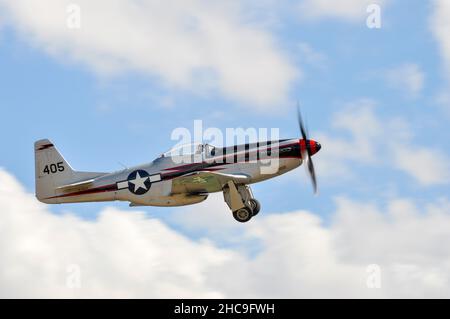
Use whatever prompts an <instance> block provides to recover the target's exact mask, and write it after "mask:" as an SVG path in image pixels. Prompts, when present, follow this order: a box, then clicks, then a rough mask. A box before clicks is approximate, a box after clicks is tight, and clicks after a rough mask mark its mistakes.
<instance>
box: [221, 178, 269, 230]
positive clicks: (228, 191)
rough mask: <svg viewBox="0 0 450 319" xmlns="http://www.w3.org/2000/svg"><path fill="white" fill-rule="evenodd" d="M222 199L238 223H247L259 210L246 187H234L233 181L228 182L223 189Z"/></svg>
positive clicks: (250, 191) (256, 202)
mask: <svg viewBox="0 0 450 319" xmlns="http://www.w3.org/2000/svg"><path fill="white" fill-rule="evenodd" d="M223 197H224V199H225V202H226V203H227V204H228V207H230V209H231V211H232V212H233V217H234V219H236V220H237V221H238V222H240V223H246V222H248V221H249V220H250V219H251V218H252V217H253V216H256V215H257V214H258V213H259V211H260V209H261V205H260V204H259V202H258V201H257V200H256V199H254V198H253V194H252V190H251V189H250V187H249V186H247V185H236V184H235V183H234V182H233V181H229V182H228V184H227V186H225V188H224V189H223Z"/></svg>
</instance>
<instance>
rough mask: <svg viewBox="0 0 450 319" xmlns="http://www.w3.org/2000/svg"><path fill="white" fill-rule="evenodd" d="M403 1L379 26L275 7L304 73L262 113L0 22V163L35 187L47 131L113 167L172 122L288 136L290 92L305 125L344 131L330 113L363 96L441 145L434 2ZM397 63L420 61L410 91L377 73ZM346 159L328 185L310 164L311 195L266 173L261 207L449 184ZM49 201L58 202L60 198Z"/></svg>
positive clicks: (293, 130)
mask: <svg viewBox="0 0 450 319" xmlns="http://www.w3.org/2000/svg"><path fill="white" fill-rule="evenodd" d="M411 8H413V9H412V10H411V9H406V8H405V6H404V3H402V2H401V1H394V2H392V3H390V4H389V6H386V9H385V10H383V11H382V17H381V18H382V28H381V29H369V28H367V27H366V26H365V21H364V19H362V20H361V19H359V20H357V21H356V22H354V21H352V22H348V21H339V19H338V18H336V19H330V20H325V21H313V22H310V23H308V22H304V21H302V20H301V19H299V18H298V17H297V16H296V15H294V14H292V13H289V12H286V10H284V9H282V10H281V11H282V12H283V14H285V15H286V18H284V17H280V18H279V19H280V20H282V22H279V23H278V24H276V25H275V26H272V27H271V28H272V30H273V34H274V37H275V39H276V42H277V45H278V46H279V47H280V50H283V51H284V52H286V56H288V57H289V59H290V63H291V64H292V66H293V67H294V68H297V70H301V71H300V72H302V75H301V78H300V79H297V80H294V81H292V83H290V85H289V94H288V96H287V103H286V104H285V105H279V106H278V105H274V106H271V108H270V111H268V112H267V111H264V112H260V111H258V109H252V108H251V105H250V107H249V106H248V105H246V104H245V103H242V102H239V101H237V102H236V101H233V100H230V99H229V98H228V97H227V96H223V95H221V94H218V93H217V92H214V91H212V92H207V93H206V94H200V95H199V94H195V93H194V94H193V93H191V92H187V91H186V90H177V89H176V88H170V87H167V85H164V83H161V81H160V80H158V79H155V77H154V76H153V75H152V74H140V72H137V71H124V72H122V73H121V74H116V75H113V76H109V77H106V76H102V75H98V74H96V73H95V72H92V70H90V69H89V68H88V67H86V65H83V64H82V63H76V62H74V61H72V60H71V59H65V58H64V56H59V57H58V58H54V57H52V56H49V55H48V54H46V52H43V51H42V50H41V49H40V48H39V47H38V45H36V44H35V43H30V42H29V41H28V40H27V38H26V37H25V36H24V35H23V34H21V33H20V32H19V31H17V30H16V29H14V27H12V26H9V25H6V26H4V27H3V28H2V33H1V42H0V44H1V46H0V48H1V50H0V56H1V59H0V69H1V70H2V72H1V75H0V81H1V82H0V85H1V87H2V88H3V89H2V90H1V91H0V99H1V101H2V108H3V109H4V115H5V116H3V117H2V118H3V120H2V126H1V130H2V132H1V133H2V134H1V135H2V140H3V143H2V144H3V145H4V148H5V149H7V150H8V152H5V153H4V154H3V155H2V159H1V165H2V166H3V167H5V168H6V169H7V170H8V171H10V172H12V173H14V175H15V176H17V177H18V178H19V180H20V181H21V182H23V184H24V185H26V187H27V189H28V190H29V191H30V192H32V191H33V187H34V185H33V183H34V174H33V170H34V167H33V156H32V144H33V142H34V141H35V140H37V139H39V138H44V137H48V138H50V139H52V140H53V141H54V142H55V143H56V144H57V145H58V147H59V148H60V149H61V151H62V153H63V154H64V155H65V157H66V158H67V159H68V161H69V162H70V163H71V164H72V165H73V166H74V167H75V168H77V169H79V170H93V171H112V170H116V169H119V168H120V167H121V166H120V164H119V162H121V163H124V164H125V165H129V166H132V165H135V164H139V163H142V162H148V161H151V160H152V159H153V158H154V157H155V156H157V155H158V154H159V153H160V152H162V151H164V150H166V149H168V148H169V147H171V145H173V144H175V142H176V141H171V140H170V134H171V132H172V130H173V129H175V128H177V127H187V128H189V129H191V130H192V129H193V121H194V120H195V119H201V120H203V121H204V125H205V126H206V127H219V128H221V129H225V128H226V127H244V128H247V127H256V128H260V127H267V128H272V127H275V128H280V132H281V135H282V136H283V137H295V136H298V131H297V127H296V123H295V120H294V118H293V114H295V113H294V112H295V110H294V107H295V103H296V102H295V101H296V99H299V100H301V103H302V105H303V108H304V112H305V113H306V115H307V118H308V121H309V125H310V129H311V131H312V132H313V133H314V132H316V131H320V132H325V133H328V134H340V133H341V134H342V132H335V131H333V129H332V127H331V125H332V122H333V115H334V114H335V113H338V112H339V111H340V109H342V105H343V104H345V103H349V102H351V101H354V100H358V99H361V98H367V99H373V100H375V101H376V102H377V106H376V110H375V113H376V115H377V116H379V117H380V119H381V121H384V120H386V119H389V118H390V117H401V118H402V119H404V120H405V121H406V122H407V123H408V124H409V125H410V127H411V129H412V131H413V133H414V143H415V144H417V145H426V146H429V147H433V148H438V149H440V150H441V151H443V152H446V151H447V150H446V147H445V145H448V140H449V133H448V130H445V126H446V122H447V120H448V117H446V114H445V112H443V111H442V109H440V108H439V107H438V106H437V105H436V102H435V100H434V99H433V97H434V96H436V95H437V94H438V92H439V91H440V90H443V89H445V87H446V82H445V81H446V79H445V72H443V69H442V61H441V58H440V56H439V50H438V44H437V41H436V39H435V38H433V36H432V35H431V34H430V27H429V16H430V11H431V10H432V7H431V5H430V3H427V2H424V1H415V4H414V6H411ZM302 44H303V45H307V46H308V47H310V48H311V50H314V52H315V53H316V54H318V55H319V58H318V59H316V61H315V62H314V60H313V61H312V62H311V61H308V58H307V57H304V56H302V53H304V52H302V50H301V49H300V48H299V46H302ZM308 62H310V63H308ZM404 63H413V64H417V65H418V66H419V67H420V69H421V72H423V74H424V77H425V80H424V85H423V89H421V90H420V94H419V96H418V97H417V98H411V97H408V95H409V93H408V92H406V93H405V92H404V91H402V90H399V89H395V88H394V89H393V88H391V87H390V86H389V85H388V84H387V83H386V80H385V76H384V74H385V73H386V72H388V70H391V69H393V68H396V67H398V66H400V65H402V64H404ZM260 67H261V68H264V65H261V66H260ZM267 76H270V74H267ZM248 109H250V111H249V110H248ZM12 119H14V120H12ZM326 147H327V145H324V148H326ZM340 151H341V152H358V150H357V149H356V150H354V149H342V150H340ZM380 155H381V154H380ZM319 156H320V155H319ZM353 169H354V170H355V171H356V172H355V174H357V175H358V176H359V178H358V179H359V180H360V181H359V182H356V183H354V181H348V182H345V181H344V183H339V185H333V184H332V183H331V184H330V183H328V182H327V180H326V179H325V180H323V179H322V178H321V168H320V165H319V166H318V167H317V170H318V175H319V182H320V189H321V196H320V197H319V198H315V197H313V196H311V192H310V189H309V188H308V187H309V186H308V185H306V182H305V179H306V177H305V175H304V172H303V170H297V171H295V172H293V173H291V174H290V175H291V178H290V179H288V178H285V179H282V180H281V181H268V182H267V183H264V184H260V185H255V186H254V189H255V191H256V194H257V196H258V197H259V198H261V200H262V202H263V204H264V208H265V211H267V212H272V211H277V210H292V209H298V208H310V207H312V208H314V209H317V210H319V211H322V212H324V211H326V210H327V209H328V208H329V207H330V205H331V204H332V198H333V196H335V195H351V196H353V195H355V196H361V197H363V198H365V199H367V200H371V199H372V200H377V197H379V196H382V194H380V193H382V190H383V189H384V188H385V187H387V186H388V185H393V187H395V188H396V189H397V191H398V192H399V194H400V195H402V196H411V195H413V196H416V195H418V194H417V193H420V194H421V195H418V196H419V198H421V197H424V198H425V199H426V198H429V197H430V196H431V197H432V196H444V195H445V194H446V192H447V191H448V186H447V185H444V186H440V187H435V186H433V185H431V186H430V187H425V188H422V187H419V188H418V187H417V185H416V183H415V182H414V180H411V178H409V177H408V176H405V174H404V173H402V172H399V171H398V170H395V169H392V168H391V167H389V165H387V166H386V167H383V168H382V169H378V168H376V167H367V166H355V167H353ZM417 169H418V170H421V169H426V168H421V167H417ZM295 179H298V180H301V182H296V181H295ZM361 180H364V182H363V183H362V184H364V185H361ZM367 182H369V183H367ZM368 184H370V185H368ZM375 196H377V197H375ZM299 198H300V199H301V200H300V201H299V200H298V199H299ZM91 207H92V205H83V207H82V208H81V209H79V208H77V207H76V205H74V206H73V207H70V209H71V210H74V211H80V212H82V211H83V212H84V211H86V210H87V211H91V212H93V211H95V210H97V208H98V207H97V206H96V205H94V207H95V208H94V209H92V208H91ZM324 207H325V209H324ZM52 209H54V211H55V212H58V211H61V210H64V209H65V208H63V207H55V208H52ZM149 210H154V209H153V208H149ZM86 216H87V217H89V216H90V215H89V214H87V215H86Z"/></svg>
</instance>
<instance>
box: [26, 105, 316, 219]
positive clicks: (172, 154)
mask: <svg viewBox="0 0 450 319" xmlns="http://www.w3.org/2000/svg"><path fill="white" fill-rule="evenodd" d="M298 120H299V126H300V131H301V134H302V138H301V139H298V138H297V139H284V140H276V141H268V142H265V143H250V144H243V145H236V146H231V147H221V148H218V147H214V146H212V145H209V144H193V145H191V146H190V147H189V148H186V147H185V146H184V147H182V149H183V150H184V152H180V149H176V150H171V151H169V152H167V153H164V154H162V155H161V156H160V157H158V158H157V159H155V160H154V161H153V162H151V163H149V164H144V165H141V166H136V167H133V168H129V169H125V170H122V171H120V172H114V173H93V172H77V171H74V170H73V169H72V168H71V166H70V165H69V163H68V162H67V161H66V160H65V159H64V158H63V157H62V155H61V154H60V153H59V152H58V150H57V149H56V148H55V146H54V145H53V143H52V142H50V141H49V140H47V139H45V140H40V141H37V142H36V143H35V166H36V197H37V198H38V200H39V201H41V202H43V203H47V204H62V203H81V202H104V201H115V200H120V201H127V202H130V206H132V207H133V206H182V205H190V204H196V203H199V202H202V201H204V200H205V199H206V198H207V197H208V194H210V193H214V192H223V195H224V200H225V202H226V203H227V204H228V206H229V208H230V209H231V211H232V212H233V216H234V218H235V219H236V220H237V221H239V222H242V223H243V222H248V221H249V220H250V219H251V218H252V217H253V216H255V215H257V214H258V213H259V211H260V204H259V202H258V201H257V200H256V199H255V198H254V197H253V193H252V191H251V189H250V186H249V185H250V184H253V183H257V182H261V181H264V180H267V179H269V178H273V177H276V176H279V175H281V174H284V173H286V172H288V171H290V170H292V169H294V168H296V167H298V166H300V165H301V164H302V163H303V161H305V162H306V167H307V171H308V173H309V175H310V177H311V180H312V183H313V188H314V191H315V192H316V191H317V182H316V175H315V172H314V166H313V163H312V161H311V156H312V155H314V154H315V153H317V152H318V151H319V150H320V148H321V145H320V144H319V143H318V142H316V141H314V140H310V139H308V137H307V133H306V130H305V128H304V125H303V122H302V119H301V116H300V113H298ZM186 149H188V150H191V152H186ZM267 160H269V161H275V162H276V164H277V166H276V169H275V170H270V169H268V170H266V171H264V169H263V167H264V166H267V164H268V162H267Z"/></svg>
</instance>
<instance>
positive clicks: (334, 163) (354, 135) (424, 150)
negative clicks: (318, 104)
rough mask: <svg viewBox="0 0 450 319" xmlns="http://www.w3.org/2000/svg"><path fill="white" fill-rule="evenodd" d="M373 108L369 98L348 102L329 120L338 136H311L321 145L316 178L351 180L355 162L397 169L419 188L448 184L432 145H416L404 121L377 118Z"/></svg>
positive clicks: (443, 160)
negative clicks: (411, 179) (417, 184)
mask: <svg viewBox="0 0 450 319" xmlns="http://www.w3.org/2000/svg"><path fill="white" fill-rule="evenodd" d="M375 106H376V103H375V102H374V101H372V100H369V99H361V100H357V101H354V102H351V103H348V104H347V105H345V107H344V108H343V110H342V111H340V112H337V113H336V114H335V115H334V117H333V119H332V123H333V126H334V128H335V129H336V130H337V131H340V132H341V133H340V134H339V135H338V134H333V135H332V134H329V133H328V134H324V133H319V134H317V135H315V136H316V137H317V139H318V140H319V141H320V142H321V144H322V145H323V147H322V150H321V151H320V156H318V157H317V159H316V161H317V167H318V171H319V172H320V175H323V176H325V177H326V178H327V179H329V180H331V181H337V180H338V179H336V177H339V178H346V177H347V178H348V177H355V176H352V174H353V173H352V172H353V171H354V169H353V167H354V164H355V163H358V164H364V165H366V166H367V165H369V166H384V167H387V168H396V169H399V170H401V171H403V172H405V173H407V174H408V175H409V176H410V177H412V178H413V179H414V180H415V181H417V182H418V183H419V184H420V185H423V186H430V185H436V184H448V183H449V182H450V165H449V164H448V163H449V162H450V160H449V159H448V157H447V156H446V155H445V154H443V153H442V152H441V151H439V150H438V149H436V148H433V147H432V146H429V147H427V146H421V145H418V144H417V141H415V140H414V134H413V133H412V131H411V128H410V127H409V125H408V124H407V123H406V122H405V121H404V120H402V119H400V118H389V119H381V118H379V117H378V116H377V115H376V113H375ZM342 132H345V133H344V134H342Z"/></svg>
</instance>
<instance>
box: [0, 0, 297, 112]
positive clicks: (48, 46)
mask: <svg viewBox="0 0 450 319" xmlns="http://www.w3.org/2000/svg"><path fill="white" fill-rule="evenodd" d="M69 3H72V1H69V0H65V1H60V0H35V1H14V0H0V8H2V7H3V9H4V10H5V14H4V15H5V17H8V22H9V23H10V24H12V25H13V26H14V27H15V28H16V29H18V30H19V31H20V32H21V34H22V35H24V36H25V37H26V38H27V39H30V40H32V41H33V42H34V43H35V45H36V46H38V47H40V48H42V49H44V50H45V51H46V52H48V53H50V54H52V55H54V56H57V57H59V59H61V60H62V61H65V62H66V61H77V62H81V63H84V64H86V65H88V66H89V67H91V68H93V69H94V70H95V71H97V72H99V73H100V74H102V75H107V74H111V73H117V72H125V71H129V70H132V71H139V72H143V73H144V74H147V75H149V76H152V77H153V78H155V79H158V80H161V82H162V83H163V84H164V85H165V86H169V87H175V88H177V89H182V90H192V91H194V92H197V93H200V94H204V93H205V92H206V93H210V92H219V93H221V94H223V95H225V96H226V97H229V98H231V99H234V100H236V101H238V102H241V103H244V104H245V103H247V104H249V105H250V106H253V107H258V108H260V109H261V108H262V109H266V108H270V107H272V106H274V105H276V104H277V103H279V104H282V102H284V100H285V99H286V96H287V94H288V91H289V87H290V84H291V83H292V81H293V79H294V78H295V77H296V75H297V74H298V72H297V71H296V70H294V67H293V66H292V65H291V64H290V62H289V61H288V58H287V56H286V55H285V54H283V52H281V50H280V49H279V48H278V47H277V45H276V43H275V40H274V39H273V37H272V35H271V34H270V33H269V32H268V31H266V30H264V29H263V28H262V27H260V26H257V25H256V23H253V21H249V20H247V19H245V18H244V15H245V14H244V13H245V12H244V10H243V7H240V5H239V4H238V3H236V2H233V3H228V2H223V1H208V2H204V1H199V0H190V1H175V0H173V1H166V2H164V4H162V3H161V2H160V1H154V0H140V1H136V0H135V1H128V0H112V1H111V0H99V1H88V0H79V1H77V2H76V3H77V4H78V5H79V6H80V8H81V28H80V29H69V28H67V26H66V20H67V18H68V14H67V13H66V8H67V5H68V4H69Z"/></svg>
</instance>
